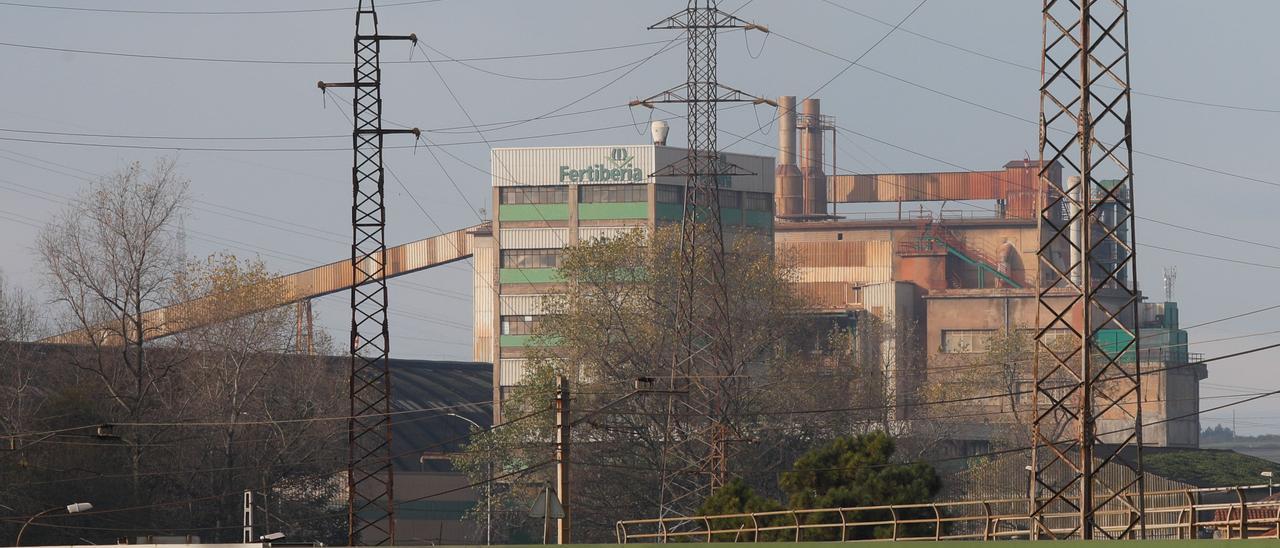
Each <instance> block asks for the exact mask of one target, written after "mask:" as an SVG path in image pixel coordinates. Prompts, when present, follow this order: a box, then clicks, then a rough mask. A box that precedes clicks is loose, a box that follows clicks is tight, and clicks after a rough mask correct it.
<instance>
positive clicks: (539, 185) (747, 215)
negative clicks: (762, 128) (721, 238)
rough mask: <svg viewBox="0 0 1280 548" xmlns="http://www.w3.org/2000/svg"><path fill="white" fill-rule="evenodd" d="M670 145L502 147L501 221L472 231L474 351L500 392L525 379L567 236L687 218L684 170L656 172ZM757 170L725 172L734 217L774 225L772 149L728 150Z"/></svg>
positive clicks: (676, 155) (600, 234)
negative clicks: (765, 152)
mask: <svg viewBox="0 0 1280 548" xmlns="http://www.w3.org/2000/svg"><path fill="white" fill-rule="evenodd" d="M685 154H686V150H685V149H683V148H677V147H667V146H663V145H618V146H584V147H550V148H499V149H494V150H493V151H492V153H491V164H492V165H491V168H490V171H491V172H492V173H493V198H492V199H493V209H492V211H493V222H492V223H490V225H489V226H488V227H481V228H478V229H476V230H475V231H474V232H473V233H472V236H473V246H474V257H475V261H476V263H475V270H476V276H475V299H474V322H475V325H474V326H473V330H474V334H475V335H474V336H475V339H474V340H475V348H474V359H475V360H476V361H484V362H490V363H493V364H494V369H493V376H494V380H493V386H494V398H495V399H500V398H501V397H502V396H503V392H504V388H506V387H510V386H515V385H518V384H520V382H521V380H522V379H523V377H524V373H525V369H526V366H527V363H528V361H527V356H528V352H529V347H530V345H532V344H536V342H535V340H534V338H533V336H532V333H533V331H534V329H535V328H536V327H537V325H538V322H539V318H540V316H541V315H542V314H543V310H542V308H541V306H542V298H543V296H544V295H547V294H549V293H554V292H556V291H559V290H561V280H560V278H559V274H558V272H557V267H558V266H559V264H560V259H561V252H562V250H563V249H564V248H565V247H566V246H570V245H575V244H577V243H579V242H584V241H589V240H591V239H595V238H610V237H616V236H618V235H620V234H623V233H626V232H628V231H632V230H637V229H641V230H642V229H644V228H645V227H653V226H655V225H657V224H661V223H667V222H679V221H680V219H681V217H682V214H683V203H684V191H683V189H684V183H685V181H684V178H683V177H667V176H662V177H654V176H653V174H654V173H656V172H657V171H658V170H659V169H661V168H664V167H666V166H669V165H672V164H675V163H677V162H678V161H680V160H681V159H683V158H684V157H685ZM723 157H724V159H725V161H726V162H728V163H730V164H733V165H735V166H738V167H740V168H743V169H744V170H746V171H747V172H749V173H751V174H752V175H735V176H732V177H724V180H722V181H721V182H720V185H721V187H722V190H721V191H720V204H721V214H722V216H723V219H724V222H725V224H727V225H737V226H743V227H752V228H754V229H758V230H765V231H772V229H773V188H774V166H773V158H769V157H763V156H749V155H743V154H724V155H723Z"/></svg>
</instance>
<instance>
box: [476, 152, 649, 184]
mask: <svg viewBox="0 0 1280 548" xmlns="http://www.w3.org/2000/svg"><path fill="white" fill-rule="evenodd" d="M619 148H621V149H625V150H626V151H627V154H628V155H630V156H631V158H632V160H631V163H630V165H629V167H631V168H637V169H640V170H642V171H643V173H644V176H645V178H644V179H643V182H647V183H652V182H653V178H652V177H649V175H650V174H652V173H653V171H654V161H653V157H654V147H653V146H652V145H629V146H583V147H534V148H495V149H493V150H492V151H491V152H490V153H489V160H490V163H491V166H490V169H489V171H490V172H492V174H493V177H492V181H493V186H522V185H537V186H543V185H563V184H568V183H567V182H561V181H560V166H568V167H569V168H570V169H586V168H588V167H591V166H594V165H598V164H603V165H606V166H610V167H614V166H615V164H614V163H613V162H612V161H611V159H610V155H611V154H612V153H613V151H614V149H619ZM618 167H621V166H618ZM615 183H616V182H615ZM575 184H611V183H609V182H607V181H601V182H597V183H593V182H589V181H579V182H577V183H575Z"/></svg>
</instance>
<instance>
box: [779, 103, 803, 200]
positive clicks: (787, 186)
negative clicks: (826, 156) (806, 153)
mask: <svg viewBox="0 0 1280 548" xmlns="http://www.w3.org/2000/svg"><path fill="white" fill-rule="evenodd" d="M773 177H774V201H775V205H776V207H775V210H776V211H777V215H778V216H779V217H794V216H798V215H803V214H804V180H803V177H802V176H801V174H800V168H799V167H797V166H796V98H795V96H794V95H784V96H782V97H779V98H778V166H777V167H776V168H774V172H773Z"/></svg>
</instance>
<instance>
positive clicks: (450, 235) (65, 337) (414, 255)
mask: <svg viewBox="0 0 1280 548" xmlns="http://www.w3.org/2000/svg"><path fill="white" fill-rule="evenodd" d="M484 226H485V225H484V224H480V225H475V226H470V227H467V228H463V229H459V230H455V231H452V232H446V233H444V234H439V235H436V236H432V237H430V238H424V239H421V240H417V241H413V242H409V243H406V244H401V245H398V246H395V247H390V248H387V260H386V278H394V277H396V276H403V275H405V274H411V273H413V272H418V271H420V270H426V269H428V268H433V267H437V266H440V265H445V264H449V263H452V262H455V261H460V260H462V259H467V258H470V257H471V253H472V241H473V233H474V232H475V231H476V230H477V229H480V228H482V227H484ZM351 280H352V277H351V261H350V260H342V261H337V262H332V263H329V264H326V265H324V266H318V267H316V268H312V269H309V270H303V271H301V272H295V273H293V274H286V275H284V276H280V277H278V278H274V279H273V280H272V282H271V283H279V284H280V285H281V289H280V291H278V292H275V294H276V295H278V298H274V299H270V300H260V301H254V300H253V299H236V298H234V297H235V296H234V295H212V296H207V297H202V298H199V299H195V300H191V301H187V302H182V303H178V304H174V305H171V306H167V307H164V308H158V309H155V310H150V311H147V312H145V313H143V315H142V325H143V328H142V331H143V340H144V341H151V340H155V339H160V338H163V337H167V336H169V335H173V334H175V333H181V332H183V331H186V330H188V329H195V328H198V327H202V326H205V325H209V324H214V323H217V322H220V321H226V320H229V319H232V318H237V317H240V316H245V315H248V314H254V313H257V312H262V311H264V310H270V309H272V308H276V307H280V306H284V305H288V304H292V303H296V302H300V301H305V300H307V299H313V298H316V297H322V296H324V295H329V294H332V293H337V292H339V291H344V290H347V289H350V288H351V283H352V282H351ZM243 291H244V292H245V294H246V295H252V294H254V292H253V289H252V288H246V289H244V290H243ZM227 302H233V303H246V304H245V306H243V307H240V308H238V309H233V310H227V309H226V307H225V303H227ZM215 304H222V305H224V306H215ZM96 331H98V333H97V334H96V337H97V338H98V340H99V341H100V342H101V343H106V344H113V340H114V341H116V342H115V344H118V341H119V340H120V336H119V335H120V329H119V327H116V326H107V325H103V326H102V327H101V329H98V330H96ZM89 336H90V332H89V331H87V330H83V329H81V330H76V331H68V332H66V333H62V334H59V335H54V336H52V337H49V338H46V339H43V340H41V341H40V342H42V343H52V344H87V343H89V342H90V341H89V338H88V337H89Z"/></svg>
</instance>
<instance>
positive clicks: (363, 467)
mask: <svg viewBox="0 0 1280 548" xmlns="http://www.w3.org/2000/svg"><path fill="white" fill-rule="evenodd" d="M384 40H409V41H412V42H413V43H415V44H416V43H417V40H418V38H417V36H415V35H413V34H410V35H405V36H389V35H382V34H378V14H377V12H376V11H375V9H374V4H373V0H360V3H359V5H358V7H357V9H356V36H355V69H354V71H353V78H352V81H351V82H342V83H325V82H320V83H319V86H320V89H321V90H325V89H328V88H331V87H349V88H353V89H352V95H353V98H352V102H351V105H352V113H353V116H354V118H353V124H354V128H353V129H352V132H351V142H352V150H353V151H354V162H353V166H352V168H351V182H352V205H351V231H352V239H351V269H352V277H353V278H352V286H351V340H350V342H351V371H350V377H349V381H350V389H351V415H350V418H349V419H348V422H347V441H348V453H347V502H348V511H347V523H348V529H347V534H348V539H347V542H348V543H349V544H350V545H352V546H357V545H383V544H387V545H393V544H395V499H394V498H393V492H394V486H395V478H394V475H393V474H392V469H391V415H390V413H391V375H390V372H389V371H388V370H387V355H388V347H389V342H390V341H389V338H388V332H387V282H386V277H385V274H386V262H385V257H386V252H387V244H386V239H385V235H384V231H385V229H386V208H385V206H384V204H383V168H382V138H383V136H384V135H390V134H397V133H412V134H414V135H415V136H417V135H419V131H418V129H417V128H414V129H384V128H383V127H382V89H381V77H382V73H381V68H380V67H379V64H378V57H379V50H380V44H381V43H382V41H384Z"/></svg>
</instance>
